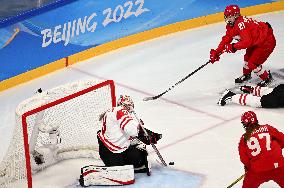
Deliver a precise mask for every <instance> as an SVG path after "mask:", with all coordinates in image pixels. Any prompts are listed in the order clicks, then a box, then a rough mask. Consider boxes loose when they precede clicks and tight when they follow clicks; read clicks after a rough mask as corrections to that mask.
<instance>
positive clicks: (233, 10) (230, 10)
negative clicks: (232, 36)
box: [224, 5, 241, 27]
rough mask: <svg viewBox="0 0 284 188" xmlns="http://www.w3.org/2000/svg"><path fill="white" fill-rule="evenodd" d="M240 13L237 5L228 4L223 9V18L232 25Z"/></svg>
mask: <svg viewBox="0 0 284 188" xmlns="http://www.w3.org/2000/svg"><path fill="white" fill-rule="evenodd" d="M240 15H241V13H240V8H239V6H238V5H229V6H227V7H226V9H225V10H224V19H225V22H226V23H227V24H229V25H230V26H231V27H233V26H234V24H235V21H236V19H237V18H238V17H239V16H240Z"/></svg>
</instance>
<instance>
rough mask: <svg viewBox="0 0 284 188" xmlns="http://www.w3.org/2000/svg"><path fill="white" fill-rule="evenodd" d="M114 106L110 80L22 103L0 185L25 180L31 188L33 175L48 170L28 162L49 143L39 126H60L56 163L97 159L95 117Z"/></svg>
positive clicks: (69, 87)
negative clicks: (79, 159)
mask: <svg viewBox="0 0 284 188" xmlns="http://www.w3.org/2000/svg"><path fill="white" fill-rule="evenodd" d="M115 105H116V98H115V87H114V82H113V81H112V80H107V81H102V82H100V81H93V80H88V81H79V82H74V83H69V84H65V85H62V86H59V87H56V88H53V89H50V90H48V91H44V92H42V93H39V94H36V95H35V96H33V97H31V98H29V99H27V100H25V101H23V102H22V103H21V104H20V105H19V106H18V108H17V110H16V127H15V130H14V133H13V138H12V141H11V142H10V145H9V148H8V152H7V154H6V156H5V157H4V160H3V161H2V162H1V164H0V179H1V178H2V181H0V186H1V185H9V184H10V183H12V182H14V181H17V180H24V181H27V185H28V188H32V186H33V183H32V174H34V173H36V172H38V171H40V170H42V169H43V168H45V167H47V166H41V167H39V168H35V167H34V166H33V164H32V163H31V162H34V161H31V160H33V157H32V156H31V151H34V150H35V149H36V148H38V147H40V146H42V145H44V144H46V143H48V139H49V138H48V136H47V135H46V134H44V133H41V132H40V131H38V128H37V126H38V124H44V125H45V124H46V125H48V126H53V125H54V124H56V126H58V127H59V128H58V129H59V130H60V137H61V138H62V143H60V144H58V146H57V147H58V156H57V160H58V161H60V160H64V159H70V158H80V157H90V156H91V157H95V158H97V157H98V146H97V140H96V132H97V131H98V130H99V129H100V124H99V120H98V117H99V115H100V114H101V113H103V112H104V111H106V110H107V109H109V108H111V107H113V106H115ZM21 148H23V149H21ZM90 152H91V153H92V152H93V153H92V154H90ZM67 153H68V154H67ZM17 165H18V166H17ZM23 168H24V169H23Z"/></svg>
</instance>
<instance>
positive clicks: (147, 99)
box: [143, 97, 154, 101]
mask: <svg viewBox="0 0 284 188" xmlns="http://www.w3.org/2000/svg"><path fill="white" fill-rule="evenodd" d="M149 100H154V97H145V98H144V99H143V101H149Z"/></svg>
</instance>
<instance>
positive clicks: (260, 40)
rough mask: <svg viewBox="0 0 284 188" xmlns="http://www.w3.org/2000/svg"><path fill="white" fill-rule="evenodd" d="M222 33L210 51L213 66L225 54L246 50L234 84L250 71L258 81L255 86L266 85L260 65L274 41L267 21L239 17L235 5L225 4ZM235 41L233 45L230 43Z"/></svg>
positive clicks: (268, 77) (265, 72) (267, 80)
mask: <svg viewBox="0 0 284 188" xmlns="http://www.w3.org/2000/svg"><path fill="white" fill-rule="evenodd" d="M224 18H225V22H226V23H227V25H226V34H225V36H223V37H222V40H221V42H220V43H219V45H218V47H217V49H211V51H210V61H211V63H212V64H213V63H214V62H216V61H219V59H220V55H221V54H222V53H223V52H224V51H225V52H227V53H235V52H236V51H237V50H242V49H246V53H245V55H244V66H243V75H241V76H240V77H238V78H236V79H235V83H243V82H245V81H248V80H249V79H251V72H254V73H255V74H256V75H257V76H258V77H259V78H260V79H261V80H262V81H261V82H260V83H258V85H259V86H267V85H269V84H270V83H271V81H272V75H271V74H270V72H269V70H266V69H264V67H263V66H262V64H263V63H264V62H265V61H266V60H267V58H268V57H269V56H270V54H271V53H272V52H273V50H274V48H275V46H276V40H275V37H274V34H273V30H272V27H271V25H270V24H269V23H268V22H260V21H256V20H254V19H252V18H247V17H245V16H241V14H240V8H239V7H238V6H237V5H229V6H227V7H226V9H225V11H224ZM233 39H235V40H236V41H237V42H232V41H233Z"/></svg>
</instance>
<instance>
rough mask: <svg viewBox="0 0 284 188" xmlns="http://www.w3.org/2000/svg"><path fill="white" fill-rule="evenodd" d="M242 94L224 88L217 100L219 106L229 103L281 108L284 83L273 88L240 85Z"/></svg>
mask: <svg viewBox="0 0 284 188" xmlns="http://www.w3.org/2000/svg"><path fill="white" fill-rule="evenodd" d="M240 90H241V91H242V92H243V93H242V94H237V93H234V92H232V91H230V90H226V91H225V92H224V93H223V94H222V96H221V98H220V99H219V101H218V104H219V105H220V106H224V105H226V104H229V103H235V104H240V105H248V106H251V107H262V108H283V107H284V84H280V85H278V86H276V87H275V88H270V87H260V86H247V85H244V86H241V87H240Z"/></svg>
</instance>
